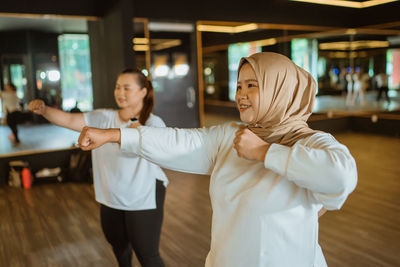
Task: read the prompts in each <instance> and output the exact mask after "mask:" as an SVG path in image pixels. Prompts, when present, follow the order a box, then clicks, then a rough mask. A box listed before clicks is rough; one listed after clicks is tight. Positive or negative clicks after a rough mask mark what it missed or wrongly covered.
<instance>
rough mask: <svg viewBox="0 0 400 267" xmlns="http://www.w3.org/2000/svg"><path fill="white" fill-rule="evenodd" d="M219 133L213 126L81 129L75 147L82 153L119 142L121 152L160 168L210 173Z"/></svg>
mask: <svg viewBox="0 0 400 267" xmlns="http://www.w3.org/2000/svg"><path fill="white" fill-rule="evenodd" d="M220 134H221V133H220V132H219V131H218V130H217V127H211V128H201V129H177V128H157V127H147V126H141V127H138V128H136V129H135V128H125V129H106V130H103V129H97V128H89V127H85V128H84V129H83V131H82V133H81V136H80V137H79V145H80V146H81V148H82V149H84V150H91V149H95V148H97V147H99V146H102V145H103V144H105V143H108V142H115V143H120V144H121V150H122V151H127V152H133V153H135V154H137V155H139V156H141V157H143V158H145V159H147V160H149V161H151V162H153V163H155V164H157V165H159V166H161V167H164V168H167V169H172V170H176V171H182V172H190V173H198V174H210V173H211V170H212V168H213V166H214V160H215V156H216V153H217V151H218V139H219V136H220Z"/></svg>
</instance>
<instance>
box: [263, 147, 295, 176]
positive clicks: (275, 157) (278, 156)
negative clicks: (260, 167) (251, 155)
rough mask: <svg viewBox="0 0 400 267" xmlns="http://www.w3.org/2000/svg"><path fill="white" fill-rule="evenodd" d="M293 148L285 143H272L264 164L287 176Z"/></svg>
mask: <svg viewBox="0 0 400 267" xmlns="http://www.w3.org/2000/svg"><path fill="white" fill-rule="evenodd" d="M290 151H291V148H290V147H288V146H284V145H279V144H272V145H271V146H270V147H269V149H268V152H267V155H266V156H265V159H264V166H265V168H267V169H270V170H272V171H273V172H275V173H277V174H279V175H282V176H286V174H287V168H288V163H289V156H290Z"/></svg>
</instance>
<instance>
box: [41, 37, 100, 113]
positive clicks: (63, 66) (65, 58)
mask: <svg viewBox="0 0 400 267" xmlns="http://www.w3.org/2000/svg"><path fill="white" fill-rule="evenodd" d="M58 47H59V54H60V71H61V88H62V95H63V109H65V110H70V109H72V108H73V107H75V104H77V105H78V108H79V109H80V110H82V111H88V110H92V108H93V90H92V72H91V66H90V48H89V37H88V35H87V34H63V35H60V36H59V37H58ZM47 74H49V73H47ZM52 78H57V77H56V73H53V76H52Z"/></svg>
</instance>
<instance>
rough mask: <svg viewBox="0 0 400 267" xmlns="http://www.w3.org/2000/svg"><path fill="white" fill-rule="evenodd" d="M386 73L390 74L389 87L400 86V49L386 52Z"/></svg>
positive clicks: (396, 87)
mask: <svg viewBox="0 0 400 267" xmlns="http://www.w3.org/2000/svg"><path fill="white" fill-rule="evenodd" d="M386 62H387V63H386V73H387V74H388V75H389V89H399V88H400V49H389V50H387V52H386Z"/></svg>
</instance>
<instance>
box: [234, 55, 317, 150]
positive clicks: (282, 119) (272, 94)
mask: <svg viewBox="0 0 400 267" xmlns="http://www.w3.org/2000/svg"><path fill="white" fill-rule="evenodd" d="M246 62H248V63H249V64H250V65H251V66H252V67H253V70H254V72H255V74H256V77H257V80H258V84H259V90H260V103H259V110H258V113H257V116H256V118H255V120H254V121H253V122H251V123H250V124H249V125H248V128H249V129H250V130H251V131H252V132H254V133H255V134H256V135H257V136H259V137H260V138H262V139H264V140H265V141H266V142H268V143H278V144H282V145H288V146H292V145H293V144H294V143H296V141H298V140H299V139H302V138H305V137H307V136H310V135H312V134H314V133H316V132H317V131H315V130H312V129H310V128H309V127H308V125H307V123H306V121H307V119H308V117H309V116H310V115H311V113H312V109H313V105H314V99H315V94H316V83H315V81H314V79H313V77H312V76H311V75H310V74H309V73H308V72H306V71H305V70H303V69H302V68H300V67H298V66H297V65H296V64H294V63H293V62H292V61H291V60H290V59H288V58H287V57H285V56H283V55H280V54H276V53H270V52H263V53H256V54H253V55H251V56H249V57H245V58H242V59H241V60H240V64H239V70H240V68H241V67H242V66H243V64H244V63H246Z"/></svg>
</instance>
